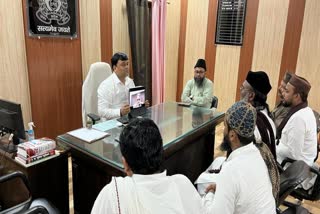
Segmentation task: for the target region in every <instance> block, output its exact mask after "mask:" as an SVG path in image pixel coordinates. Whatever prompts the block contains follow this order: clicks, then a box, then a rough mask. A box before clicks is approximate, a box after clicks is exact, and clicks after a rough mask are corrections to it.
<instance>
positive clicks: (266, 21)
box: [252, 0, 289, 109]
mask: <svg viewBox="0 0 320 214" xmlns="http://www.w3.org/2000/svg"><path fill="white" fill-rule="evenodd" d="M288 6H289V0H281V1H279V0H260V2H259V10H258V17H257V27H256V37H255V43H254V51H253V60H252V70H263V71H266V72H267V73H268V76H269V80H270V84H271V85H272V90H271V91H270V92H269V94H268V104H269V105H270V108H271V109H272V108H273V107H274V106H275V101H276V96H277V85H278V79H279V73H280V65H281V57H282V48H283V42H284V35H285V30H286V21H287V13H288Z"/></svg>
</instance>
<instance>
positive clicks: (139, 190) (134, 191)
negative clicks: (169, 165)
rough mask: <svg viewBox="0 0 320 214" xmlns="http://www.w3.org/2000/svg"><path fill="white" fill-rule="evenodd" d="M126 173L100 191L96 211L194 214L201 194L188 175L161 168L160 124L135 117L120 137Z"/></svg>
mask: <svg viewBox="0 0 320 214" xmlns="http://www.w3.org/2000/svg"><path fill="white" fill-rule="evenodd" d="M119 141H120V142H119V144H120V150H121V153H122V156H123V157H122V162H123V166H124V170H125V172H126V174H127V176H126V177H124V178H123V177H113V178H112V180H111V182H110V183H109V184H107V185H106V186H105V187H104V188H103V189H102V190H101V192H100V193H99V195H98V197H97V199H96V201H95V203H94V205H93V209H92V211H91V213H92V214H102V213H108V214H118V213H124V214H129V213H130V214H147V213H148V214H151V213H152V214H164V213H175V214H194V213H201V212H202V210H201V209H202V204H201V198H200V196H199V194H198V193H197V191H196V189H195V188H194V186H193V184H192V183H191V182H190V181H189V180H188V178H186V177H185V176H184V175H173V176H167V175H166V171H161V168H160V167H161V165H162V162H163V142H162V137H161V134H160V131H159V129H158V127H157V126H156V124H155V123H154V122H153V121H152V120H150V119H146V118H142V119H138V118H137V119H134V120H133V121H131V122H130V123H129V124H128V125H127V126H126V127H124V129H123V131H122V133H121V134H120V139H119Z"/></svg>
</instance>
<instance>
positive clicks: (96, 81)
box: [82, 62, 112, 127]
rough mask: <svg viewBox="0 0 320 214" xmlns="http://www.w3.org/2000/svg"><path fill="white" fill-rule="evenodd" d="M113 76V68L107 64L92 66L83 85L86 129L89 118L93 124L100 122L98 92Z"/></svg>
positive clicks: (84, 124)
mask: <svg viewBox="0 0 320 214" xmlns="http://www.w3.org/2000/svg"><path fill="white" fill-rule="evenodd" d="M111 74H112V71H111V67H110V65H109V64H108V63H105V62H96V63H93V64H91V65H90V69H89V72H88V75H87V77H86V79H85V81H84V82H83V85H82V124H83V127H86V122H87V116H89V117H90V118H91V119H92V120H93V122H95V121H96V120H99V116H97V115H98V95H97V90H98V87H99V85H100V83H101V82H102V81H103V80H105V79H106V78H107V77H109V76H110V75H111ZM95 115H96V116H95Z"/></svg>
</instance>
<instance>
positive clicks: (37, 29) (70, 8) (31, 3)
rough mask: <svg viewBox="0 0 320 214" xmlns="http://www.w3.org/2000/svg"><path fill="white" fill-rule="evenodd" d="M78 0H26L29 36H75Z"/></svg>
mask: <svg viewBox="0 0 320 214" xmlns="http://www.w3.org/2000/svg"><path fill="white" fill-rule="evenodd" d="M77 1H78V0H27V18H28V32H29V36H33V37H43V36H45V37H65V38H77V18H78V17H77V10H78V6H77Z"/></svg>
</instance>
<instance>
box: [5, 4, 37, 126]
mask: <svg viewBox="0 0 320 214" xmlns="http://www.w3.org/2000/svg"><path fill="white" fill-rule="evenodd" d="M0 26H1V33H0V50H1V54H0V98H1V99H6V100H10V101H13V102H16V103H20V104H21V106H22V114H23V119H24V123H25V126H26V124H27V123H28V122H30V121H31V104H30V91H29V84H28V82H29V81H28V68H27V60H26V48H25V38H24V25H23V14H22V1H20V0H12V1H10V10H9V9H8V2H6V1H0Z"/></svg>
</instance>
